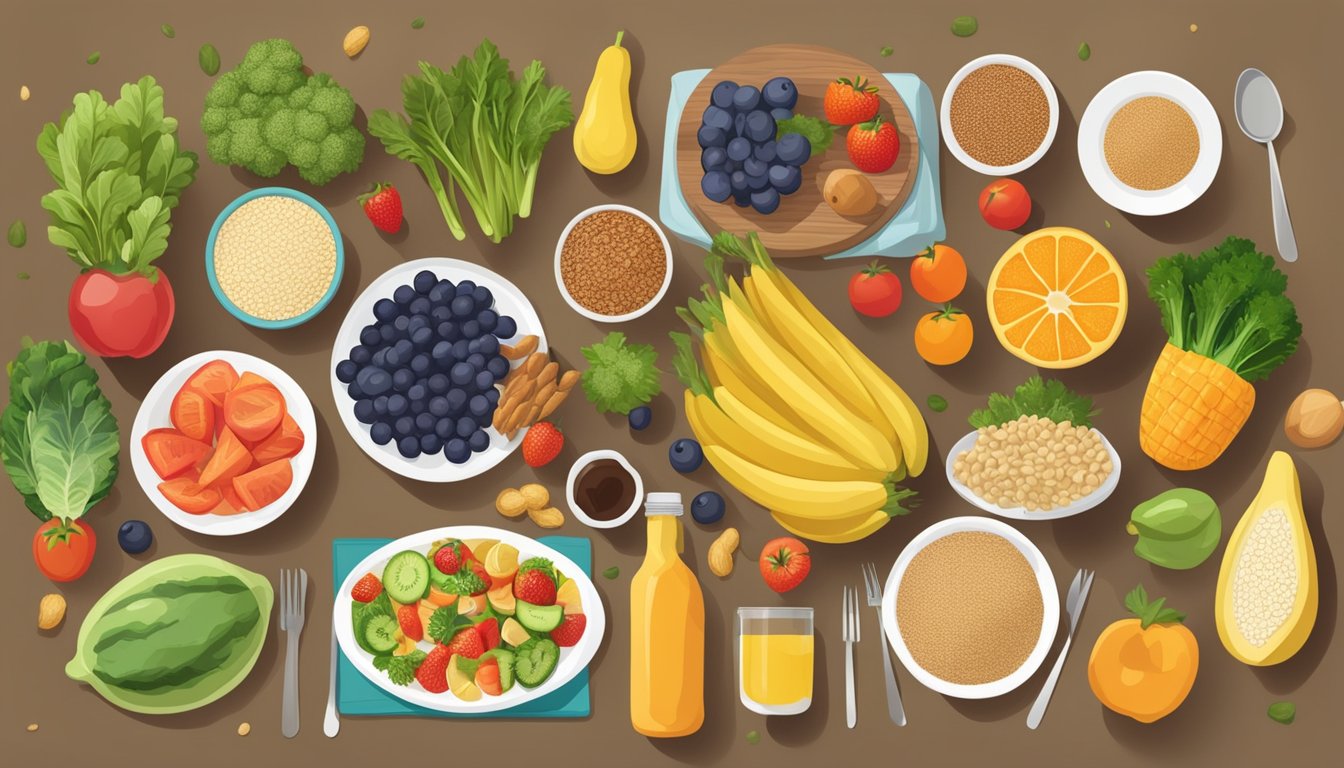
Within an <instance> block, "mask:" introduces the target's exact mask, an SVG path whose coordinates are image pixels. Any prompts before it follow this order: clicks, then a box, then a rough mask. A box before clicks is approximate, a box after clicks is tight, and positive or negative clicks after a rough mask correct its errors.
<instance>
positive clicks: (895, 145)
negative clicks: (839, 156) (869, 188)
mask: <svg viewBox="0 0 1344 768" xmlns="http://www.w3.org/2000/svg"><path fill="white" fill-rule="evenodd" d="M845 149H847V150H848V151H849V161H850V162H851V163H853V164H854V167H855V168H858V169H859V170H860V171H863V172H864V173H881V172H883V171H885V170H887V169H888V168H890V167H891V166H892V165H895V163H896V155H897V154H899V153H900V151H901V137H900V136H898V135H897V134H896V126H894V125H892V124H891V123H889V122H887V121H886V120H883V119H882V117H881V116H880V115H879V116H877V117H874V118H873V119H872V120H870V121H868V122H866V123H861V124H858V125H855V126H853V127H851V128H850V129H849V135H847V136H846V137H845Z"/></svg>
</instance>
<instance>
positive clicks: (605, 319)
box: [555, 204, 672, 323]
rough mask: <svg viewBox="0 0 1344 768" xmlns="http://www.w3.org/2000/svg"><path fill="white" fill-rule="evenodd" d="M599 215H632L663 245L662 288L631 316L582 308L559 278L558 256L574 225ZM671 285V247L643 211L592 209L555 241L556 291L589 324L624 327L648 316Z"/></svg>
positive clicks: (619, 207) (611, 206)
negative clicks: (609, 212) (606, 212)
mask: <svg viewBox="0 0 1344 768" xmlns="http://www.w3.org/2000/svg"><path fill="white" fill-rule="evenodd" d="M601 211H624V212H625V213H628V214H631V215H633V216H638V217H639V218H641V219H643V220H644V221H645V222H646V223H648V225H649V226H650V227H653V231H654V232H657V233H658V240H659V241H660V242H661V243H662V244H663V258H664V263H665V264H666V265H667V268H666V269H665V270H664V272H663V284H662V285H661V286H660V287H659V288H658V293H656V294H654V296H653V298H652V299H651V300H650V301H649V303H648V304H645V305H644V306H642V307H640V308H639V309H636V310H634V311H633V312H626V313H625V314H623V315H603V314H599V313H597V312H594V311H592V310H591V309H588V308H586V307H584V306H583V305H582V304H580V303H579V302H577V301H575V300H574V297H573V296H571V295H569V289H568V288H566V287H565V279H564V277H563V276H562V275H561V274H560V254H561V252H563V251H564V249H565V241H566V240H568V239H569V233H570V232H572V231H574V227H575V225H577V224H578V223H579V222H580V221H583V220H584V219H586V218H588V217H589V216H591V215H593V214H594V213H600V212H601ZM671 284H672V246H671V245H669V244H668V242H667V235H666V234H665V233H664V232H663V228H662V227H660V226H658V222H656V221H654V220H653V219H652V218H650V217H649V215H648V214H646V213H644V212H643V211H639V210H636V209H634V208H631V207H630V206H628V205H616V204H609V205H595V206H593V207H592V208H589V209H588V210H586V211H583V212H582V213H580V214H579V215H578V216H575V217H574V218H572V219H570V220H569V224H567V225H565V230H564V231H563V232H561V233H560V239H559V240H557V241H556V243H555V285H556V287H557V288H559V289H560V295H561V296H563V297H564V298H565V302H566V303H567V304H569V306H570V308H571V309H573V310H574V311H575V312H578V313H579V314H580V315H583V316H584V317H586V318H588V319H589V320H594V321H596V322H599V323H624V322H626V321H627V320H634V319H635V318H637V317H643V316H644V315H646V314H648V312H649V310H651V309H653V308H654V307H655V306H657V305H658V302H660V301H662V300H663V296H664V295H665V294H666V293H667V287H668V286H669V285H671Z"/></svg>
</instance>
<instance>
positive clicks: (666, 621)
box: [630, 493, 705, 737]
mask: <svg viewBox="0 0 1344 768" xmlns="http://www.w3.org/2000/svg"><path fill="white" fill-rule="evenodd" d="M682 513H683V506H682V503H681V494H679V493H650V494H649V495H648V496H647V498H646V499H645V503H644V515H645V518H646V520H647V526H648V545H647V546H648V548H647V550H646V551H645V554H644V564H643V565H641V566H640V567H639V571H638V572H637V573H635V577H634V579H633V580H631V582H630V723H631V725H633V726H634V728H635V730H636V731H639V732H640V733H642V734H644V735H645V736H651V737H673V736H686V735H688V734H692V733H695V732H696V731H698V730H700V725H701V724H702V723H703V722H704V720H705V600H704V596H703V595H702V594H701V593H700V583H699V582H697V581H696V579H695V574H694V573H692V572H691V569H690V568H687V567H686V564H685V563H683V562H682V561H681V550H682V528H681V516H682Z"/></svg>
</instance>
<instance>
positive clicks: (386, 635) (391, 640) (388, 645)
mask: <svg viewBox="0 0 1344 768" xmlns="http://www.w3.org/2000/svg"><path fill="white" fill-rule="evenodd" d="M397 629H398V625H397V620H396V619H394V618H392V617H391V616H387V615H383V614H379V615H377V616H371V617H369V619H368V621H366V622H365V623H364V642H366V643H368V645H369V648H370V649H371V650H372V651H373V652H374V653H375V654H383V653H391V652H392V651H393V650H395V649H396V647H397V645H398V643H397V637H396V633H397Z"/></svg>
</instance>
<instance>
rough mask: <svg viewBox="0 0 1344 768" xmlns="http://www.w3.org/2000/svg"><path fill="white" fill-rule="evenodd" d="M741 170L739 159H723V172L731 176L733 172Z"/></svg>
mask: <svg viewBox="0 0 1344 768" xmlns="http://www.w3.org/2000/svg"><path fill="white" fill-rule="evenodd" d="M740 170H742V161H741V160H725V161H724V162H723V172H724V173H726V174H728V175H729V176H732V175H733V174H734V173H737V172H738V171H740Z"/></svg>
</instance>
